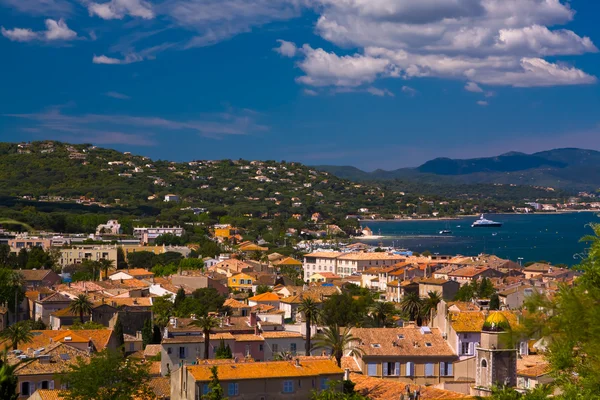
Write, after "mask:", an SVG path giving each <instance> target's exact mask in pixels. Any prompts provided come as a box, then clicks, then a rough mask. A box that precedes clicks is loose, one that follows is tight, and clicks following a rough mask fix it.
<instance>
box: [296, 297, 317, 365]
mask: <svg viewBox="0 0 600 400" xmlns="http://www.w3.org/2000/svg"><path fill="white" fill-rule="evenodd" d="M298 312H300V313H302V314H304V323H305V324H306V347H305V350H306V355H307V356H310V350H311V345H310V334H311V324H312V323H313V322H314V321H315V320H316V319H317V317H318V315H319V312H320V308H319V304H318V303H317V302H316V301H315V300H313V299H312V298H311V297H303V298H302V302H301V303H300V305H299V306H298Z"/></svg>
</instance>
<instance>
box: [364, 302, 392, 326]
mask: <svg viewBox="0 0 600 400" xmlns="http://www.w3.org/2000/svg"><path fill="white" fill-rule="evenodd" d="M370 312H371V316H372V317H373V320H374V321H375V326H376V327H377V328H385V327H387V326H388V325H389V324H390V322H391V321H390V320H391V317H392V316H393V315H394V314H395V313H396V308H395V307H394V305H393V304H392V303H389V302H385V301H377V302H375V304H373V305H372V306H371V309H370Z"/></svg>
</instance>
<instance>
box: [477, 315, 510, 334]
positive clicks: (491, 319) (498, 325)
mask: <svg viewBox="0 0 600 400" xmlns="http://www.w3.org/2000/svg"><path fill="white" fill-rule="evenodd" d="M482 330H483V331H484V332H505V331H510V323H509V322H508V319H507V318H506V317H505V316H504V314H502V313H501V312H500V311H494V312H492V313H490V315H488V316H487V318H486V319H485V322H484V323H483V329H482Z"/></svg>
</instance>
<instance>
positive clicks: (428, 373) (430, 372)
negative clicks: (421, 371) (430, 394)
mask: <svg viewBox="0 0 600 400" xmlns="http://www.w3.org/2000/svg"><path fill="white" fill-rule="evenodd" d="M425 376H434V368H433V363H426V364H425Z"/></svg>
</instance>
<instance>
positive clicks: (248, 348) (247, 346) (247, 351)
mask: <svg viewBox="0 0 600 400" xmlns="http://www.w3.org/2000/svg"><path fill="white" fill-rule="evenodd" d="M250 349H251V346H250V345H249V344H247V345H246V355H247V356H249V355H250Z"/></svg>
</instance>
